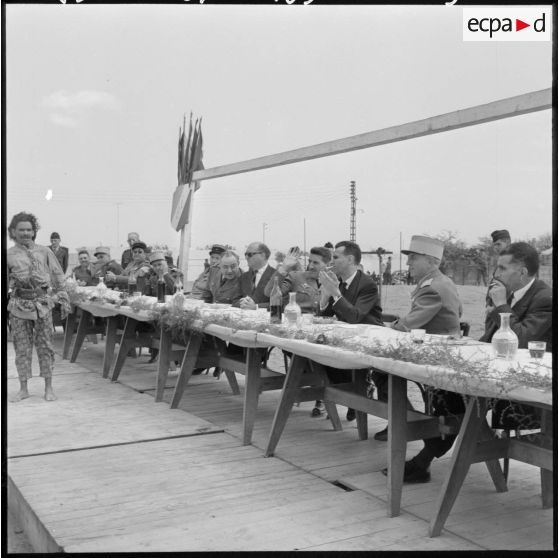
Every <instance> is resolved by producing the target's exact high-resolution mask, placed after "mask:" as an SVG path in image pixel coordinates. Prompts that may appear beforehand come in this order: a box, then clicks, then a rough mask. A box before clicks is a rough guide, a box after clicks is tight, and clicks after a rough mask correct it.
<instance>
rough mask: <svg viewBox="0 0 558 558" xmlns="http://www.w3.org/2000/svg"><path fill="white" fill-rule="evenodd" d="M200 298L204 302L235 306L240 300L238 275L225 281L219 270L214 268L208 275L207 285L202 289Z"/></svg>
mask: <svg viewBox="0 0 558 558" xmlns="http://www.w3.org/2000/svg"><path fill="white" fill-rule="evenodd" d="M201 298H202V300H203V301H204V302H209V303H219V304H235V303H237V302H238V301H239V300H240V299H241V298H242V294H241V292H240V275H238V276H237V277H233V278H232V279H225V280H223V277H222V275H221V270H220V269H218V268H215V271H214V272H211V273H210V274H209V278H208V280H207V285H206V287H205V288H204V289H202V294H201Z"/></svg>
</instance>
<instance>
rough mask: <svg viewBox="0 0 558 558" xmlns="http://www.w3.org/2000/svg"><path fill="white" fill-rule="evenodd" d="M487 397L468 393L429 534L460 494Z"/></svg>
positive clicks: (435, 532)
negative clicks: (472, 395)
mask: <svg viewBox="0 0 558 558" xmlns="http://www.w3.org/2000/svg"><path fill="white" fill-rule="evenodd" d="M485 416H486V401H485V400H484V399H481V398H474V397H471V398H470V399H469V402H468V403H467V408H466V410H465V416H464V417H463V422H462V423H461V428H460V429H459V435H458V436H457V440H456V442H455V447H454V449H453V453H452V456H451V462H450V468H449V474H448V476H447V477H446V480H445V482H444V485H443V487H442V491H441V492H440V497H439V499H438V502H437V503H436V508H435V513H434V515H433V517H432V521H431V522H430V527H429V535H430V536H431V537H437V536H438V535H439V534H440V533H441V532H442V529H443V527H444V523H445V522H446V519H447V517H448V515H449V513H450V511H451V508H452V507H453V504H454V502H455V500H456V498H457V495H458V494H459V491H460V489H461V486H462V485H463V481H464V480H465V477H466V476H467V473H468V471H469V467H470V466H471V463H472V462H473V457H474V455H475V450H476V445H477V440H478V439H479V431H480V429H481V426H482V423H483V422H484V421H485V420H486V419H485Z"/></svg>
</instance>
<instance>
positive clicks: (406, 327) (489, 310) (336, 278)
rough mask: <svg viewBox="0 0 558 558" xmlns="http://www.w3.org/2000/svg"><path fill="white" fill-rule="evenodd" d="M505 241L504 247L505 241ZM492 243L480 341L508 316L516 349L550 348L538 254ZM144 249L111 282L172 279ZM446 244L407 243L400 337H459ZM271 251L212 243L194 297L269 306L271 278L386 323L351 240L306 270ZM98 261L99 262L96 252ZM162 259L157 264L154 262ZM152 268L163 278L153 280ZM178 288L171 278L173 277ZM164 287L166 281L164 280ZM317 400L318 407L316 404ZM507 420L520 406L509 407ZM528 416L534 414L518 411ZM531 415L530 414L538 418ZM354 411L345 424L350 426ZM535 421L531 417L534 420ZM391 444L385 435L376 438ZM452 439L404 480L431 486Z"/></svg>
mask: <svg viewBox="0 0 558 558" xmlns="http://www.w3.org/2000/svg"><path fill="white" fill-rule="evenodd" d="M504 234H505V235H507V242H502V235H504ZM492 238H493V241H494V242H493V247H494V249H495V251H496V253H499V257H498V264H497V267H496V270H495V273H494V276H493V277H492V280H491V282H490V286H489V288H488V292H487V307H486V315H485V316H483V317H484V318H485V332H484V334H483V336H482V337H481V341H486V342H490V340H491V339H492V336H493V335H494V333H495V332H496V331H497V329H498V328H499V326H500V317H499V314H500V313H503V312H508V313H510V314H511V319H510V325H511V328H512V329H513V330H514V332H515V333H516V334H517V336H518V339H519V348H527V343H528V341H531V340H537V341H546V343H547V350H551V347H552V345H551V343H552V291H551V289H550V287H549V286H548V285H546V284H545V283H544V282H543V281H541V280H539V279H538V278H537V273H538V269H539V257H538V253H537V252H536V250H535V249H534V248H533V247H531V246H530V245H529V244H526V243H524V242H515V243H511V241H510V240H509V233H508V232H507V231H494V233H492ZM145 248H146V247H145V244H144V243H142V242H136V243H134V244H133V245H132V247H131V252H132V258H133V260H132V261H131V262H130V263H129V264H128V266H127V268H126V269H125V270H123V271H122V273H115V272H113V271H109V270H107V271H106V274H105V279H106V281H107V284H109V285H110V284H111V283H113V284H116V285H120V286H123V285H124V284H127V277H128V275H129V274H130V273H132V272H134V273H140V272H141V273H143V274H144V275H145V276H148V277H150V281H149V282H150V284H152V283H151V281H152V279H153V277H157V276H159V275H160V273H161V272H162V271H163V270H165V271H164V273H165V274H166V276H168V277H169V278H172V271H171V270H169V269H168V265H167V263H166V261H165V260H164V255H162V254H158V255H157V254H154V255H152V256H150V259H151V257H153V260H152V261H150V262H148V261H147V258H146V255H145ZM443 251H444V244H443V242H441V241H439V240H437V239H433V238H430V237H425V236H418V235H417V236H413V237H412V239H411V242H410V246H409V248H408V249H407V250H403V251H402V252H403V253H404V254H406V255H407V265H408V267H409V272H410V275H411V276H412V277H413V279H414V281H415V282H416V287H415V289H414V290H413V292H412V295H411V307H410V310H409V312H408V313H407V314H406V315H404V316H402V317H401V318H398V319H396V320H395V321H393V322H392V323H391V324H390V327H392V328H394V329H397V330H400V331H410V330H411V329H416V328H421V329H425V330H426V332H427V333H429V334H441V335H458V336H459V335H460V320H461V315H462V304H461V301H460V300H459V295H458V291H457V288H456V286H455V284H454V283H453V281H452V280H451V279H450V278H449V277H447V276H445V275H444V274H443V273H441V272H440V270H439V269H438V268H439V265H440V262H441V260H442V257H443ZM270 255H271V252H270V250H269V248H268V247H267V246H266V245H265V244H263V243H260V242H252V243H250V244H249V245H248V247H247V248H246V251H245V254H244V257H245V259H246V264H247V268H248V269H247V270H246V271H242V270H241V268H240V258H239V257H238V255H237V254H235V253H234V252H233V251H230V250H227V249H225V247H224V246H221V245H213V246H212V248H211V251H210V266H209V267H208V269H207V270H205V271H204V272H203V273H202V274H201V275H200V277H198V278H197V279H196V281H195V282H194V285H193V287H192V292H191V293H190V294H189V296H190V297H193V298H198V299H203V300H204V301H206V302H209V303H228V304H233V305H235V306H239V307H240V308H247V309H255V308H266V307H269V295H270V291H271V287H272V285H273V284H274V283H275V278H277V282H278V284H279V286H280V289H281V292H282V293H283V296H284V302H286V301H287V297H288V293H289V292H296V298H297V302H298V304H299V305H300V307H301V309H302V311H303V312H315V313H316V312H317V313H319V314H321V315H323V316H336V317H337V318H338V319H339V320H341V321H344V322H348V323H352V324H355V323H364V324H374V325H384V323H383V321H382V308H381V306H380V299H379V296H378V288H377V286H376V283H375V282H374V281H373V280H372V279H371V278H370V277H369V276H368V275H367V274H366V273H363V271H362V268H361V266H360V261H361V250H360V248H359V246H358V245H357V244H356V243H354V242H351V241H341V242H338V243H337V244H336V245H335V247H334V249H333V250H331V249H329V248H326V247H322V246H316V247H313V248H312V249H311V250H310V254H309V257H308V265H307V268H306V270H303V269H302V268H301V265H300V262H299V256H300V254H299V252H298V250H296V249H292V250H291V251H289V253H288V255H287V257H286V258H285V259H284V261H283V262H281V263H280V264H279V265H278V266H277V268H275V267H273V266H271V265H270V263H269V258H270ZM97 257H98V256H97ZM158 262H161V263H160V264H158ZM155 267H157V269H158V271H159V273H155V274H153V268H155ZM173 284H174V279H173ZM169 286H170V280H169ZM327 373H328V377H329V380H330V381H331V382H333V383H339V382H343V381H346V374H347V371H342V370H336V369H334V368H332V367H327ZM372 377H373V380H374V383H375V384H376V387H377V391H378V398H379V399H382V400H384V401H385V400H387V376H386V375H385V374H383V373H381V372H378V371H373V373H372ZM431 400H432V404H431V409H430V412H431V413H432V414H434V415H447V414H461V413H463V412H464V404H463V400H462V397H461V396H460V395H459V394H455V393H451V392H447V391H442V390H434V393H433V397H432V398H431ZM317 403H318V402H317ZM506 407H507V408H508V409H509V410H510V412H511V414H512V415H513V414H514V413H516V412H517V410H518V409H519V408H518V407H515V408H514V407H513V406H509V405H507V406H506ZM519 410H521V412H534V411H533V410H532V409H527V410H526V409H519ZM535 414H536V413H535ZM354 417H355V413H354V411H353V410H352V409H349V410H348V412H347V420H354ZM493 419H494V421H493V426H494V427H496V428H502V427H504V426H505V424H504V421H505V420H507V419H506V417H504V416H500V417H495V414H493ZM534 420H536V417H535V419H534ZM375 438H376V439H378V440H386V439H387V429H385V430H384V431H381V432H379V433H377V434H376V436H375ZM454 439H455V437H454V436H449V435H447V436H445V437H444V438H443V439H442V438H441V437H440V438H432V439H428V440H424V448H423V449H422V450H421V451H420V452H419V453H418V455H416V456H415V457H414V458H412V459H411V460H410V461H408V462H407V463H406V465H405V474H404V480H405V482H427V481H428V480H430V472H429V466H430V463H431V462H432V460H433V459H434V458H435V457H441V456H442V455H444V454H445V453H446V452H447V451H448V450H449V449H450V448H451V446H452V444H453V441H454Z"/></svg>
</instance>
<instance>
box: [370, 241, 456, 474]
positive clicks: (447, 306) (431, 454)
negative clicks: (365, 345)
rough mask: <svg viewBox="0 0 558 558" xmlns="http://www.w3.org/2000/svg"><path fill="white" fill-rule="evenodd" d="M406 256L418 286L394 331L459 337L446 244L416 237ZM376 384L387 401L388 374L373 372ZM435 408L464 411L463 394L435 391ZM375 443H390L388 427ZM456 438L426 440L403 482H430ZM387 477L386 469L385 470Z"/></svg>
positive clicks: (440, 411) (435, 410)
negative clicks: (445, 269) (443, 267)
mask: <svg viewBox="0 0 558 558" xmlns="http://www.w3.org/2000/svg"><path fill="white" fill-rule="evenodd" d="M401 252H402V253H403V254H407V265H408V266H409V271H410V273H411V276H412V277H413V279H414V280H415V281H416V282H417V286H416V288H415V290H414V291H413V293H412V295H411V310H410V312H409V313H408V314H407V315H406V316H403V317H402V318H400V319H398V320H396V321H395V322H393V324H392V326H391V327H393V328H394V329H397V330H399V331H410V330H411V329H425V330H426V333H431V334H441V335H460V325H459V319H460V316H461V312H462V306H461V302H460V300H459V295H458V293H457V288H456V286H455V284H454V283H453V281H452V280H451V279H450V278H449V277H447V276H446V275H444V274H443V273H442V272H441V271H440V270H439V269H438V268H439V266H440V262H441V261H442V256H443V254H444V243H443V242H442V241H441V240H437V239H435V238H430V237H428V236H420V235H414V236H412V237H411V243H410V246H409V249H408V250H402V251H401ZM372 377H373V379H374V383H375V384H376V386H377V388H378V399H380V400H383V401H387V374H384V373H382V372H376V371H374V372H373V374H372ZM433 393H434V396H433V397H432V407H433V413H432V414H433V415H434V416H445V415H447V414H460V413H463V412H464V411H465V406H464V404H463V399H462V397H461V395H459V394H457V393H453V392H448V391H443V390H434V392H433ZM374 438H375V439H376V440H382V441H384V440H387V428H386V429H385V430H383V431H380V432H378V433H376V435H375V436H374ZM454 440H455V436H453V435H452V436H450V435H446V436H445V438H444V439H442V438H441V437H439V438H430V439H427V440H423V442H424V448H423V449H422V450H421V451H420V452H419V453H418V454H417V455H416V456H415V457H413V458H412V459H411V460H410V461H407V462H406V463H405V472H404V477H403V480H404V482H428V481H429V480H430V471H428V469H429V467H430V463H431V462H432V460H433V459H434V458H435V457H441V456H442V455H444V454H445V453H446V452H447V451H448V450H449V449H450V448H451V446H452V445H453V442H454ZM382 472H383V473H384V474H387V469H383V471H382Z"/></svg>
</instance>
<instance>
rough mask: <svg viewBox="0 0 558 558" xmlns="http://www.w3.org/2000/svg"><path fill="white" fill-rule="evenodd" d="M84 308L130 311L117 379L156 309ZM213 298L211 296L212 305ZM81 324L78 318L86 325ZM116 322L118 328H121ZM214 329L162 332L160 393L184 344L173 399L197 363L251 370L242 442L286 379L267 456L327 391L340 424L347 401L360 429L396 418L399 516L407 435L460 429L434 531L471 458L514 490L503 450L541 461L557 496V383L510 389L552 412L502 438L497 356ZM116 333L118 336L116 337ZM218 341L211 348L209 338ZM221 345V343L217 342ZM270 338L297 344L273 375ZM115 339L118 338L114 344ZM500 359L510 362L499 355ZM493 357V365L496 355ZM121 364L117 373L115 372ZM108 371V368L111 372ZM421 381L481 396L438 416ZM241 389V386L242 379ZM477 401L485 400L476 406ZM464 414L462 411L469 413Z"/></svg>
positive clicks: (548, 495) (375, 335)
mask: <svg viewBox="0 0 558 558" xmlns="http://www.w3.org/2000/svg"><path fill="white" fill-rule="evenodd" d="M79 306H80V308H82V310H85V311H86V312H91V314H92V315H102V316H104V317H108V318H114V317H115V316H117V315H123V316H126V318H127V321H126V327H125V328H124V334H123V337H122V340H121V343H120V348H119V352H118V356H117V359H116V362H115V363H114V366H113V375H112V379H113V380H115V379H116V378H117V377H118V371H119V369H120V368H121V366H122V363H123V362H124V359H125V358H126V353H127V350H128V348H129V346H128V344H127V342H126V340H127V339H131V332H132V330H133V331H135V326H136V325H137V323H138V321H149V320H150V314H149V312H141V311H140V312H134V311H132V310H131V309H130V308H128V307H120V308H116V307H115V306H114V305H110V304H102V303H83V304H81V303H80V304H79ZM207 307H208V308H210V306H207ZM78 329H79V328H78ZM108 330H109V326H108V325H107V344H108V345H110V344H111V343H112V342H113V341H112V340H114V335H113V333H112V332H110V335H109V331H108ZM114 331H116V330H115V328H114ZM204 334H205V335H206V339H210V340H211V343H210V344H209V345H208V344H207V343H206V344H205V348H204V349H203V350H201V348H202V336H201V335H199V334H192V335H190V336H189V340H188V342H187V344H186V345H184V346H183V347H181V346H177V345H176V344H174V345H173V343H172V339H171V337H170V335H169V334H168V333H167V332H161V338H160V351H161V352H160V357H159V364H158V377H157V391H156V400H157V401H160V400H162V392H163V389H164V385H165V381H166V378H167V374H168V364H169V362H170V359H171V358H172V357H173V355H175V354H179V353H182V354H183V357H182V362H181V368H180V373H179V378H178V380H177V384H176V387H175V391H174V394H173V398H172V401H171V407H173V408H174V407H176V406H177V405H178V403H179V401H180V398H181V395H182V393H183V390H184V388H185V386H186V385H187V383H188V380H189V379H190V377H191V374H192V371H193V369H194V368H195V367H207V366H220V367H222V368H224V369H225V370H227V372H230V373H227V378H228V379H229V383H230V384H231V388H232V389H233V392H236V391H235V385H234V384H235V382H236V380H234V381H233V380H231V378H230V376H232V378H234V372H240V373H244V374H246V389H245V401H244V415H243V442H244V443H245V444H249V443H250V440H251V434H252V429H253V424H254V418H255V414H256V409H257V401H258V395H259V392H260V391H262V390H263V389H279V388H280V387H281V385H282V393H281V398H280V401H279V404H278V407H277V410H276V413H275V417H274V420H273V424H272V427H271V432H270V437H269V440H268V444H267V447H266V450H265V455H266V456H271V455H273V453H274V451H275V448H276V446H277V444H278V443H279V440H280V437H281V433H282V431H283V429H284V427H285V425H286V422H287V419H288V416H289V413H290V410H291V408H292V406H293V404H294V402H295V401H310V400H315V399H322V400H324V401H325V403H326V407H327V409H328V413H329V415H330V418H331V419H332V423H333V428H334V429H335V430H339V429H341V423H340V421H339V417H338V416H337V411H336V408H335V404H341V405H346V406H349V407H352V408H354V409H355V410H357V413H356V416H357V428H358V433H359V437H360V438H361V439H365V438H366V437H367V435H368V432H367V420H366V415H367V414H373V415H376V416H379V417H382V418H386V419H387V420H388V426H389V428H388V478H387V493H388V504H387V513H388V515H389V516H396V515H398V514H399V513H400V507H401V494H402V484H403V471H404V465H405V454H406V444H407V441H410V440H417V439H424V438H429V437H437V436H439V435H440V434H449V433H453V432H458V437H457V440H456V443H455V447H454V450H453V455H452V458H451V464H450V468H449V471H448V474H447V478H446V480H445V483H444V488H443V490H442V492H441V493H440V497H439V500H438V503H437V506H436V510H435V513H434V514H433V517H432V521H431V525H430V535H431V536H436V535H438V534H439V533H440V532H441V530H442V528H443V525H444V522H445V520H446V519H447V517H448V515H449V513H450V511H451V507H452V505H453V503H454V501H455V499H456V497H457V495H458V493H459V490H460V488H461V486H462V483H463V481H464V479H465V477H466V474H467V471H468V469H469V466H470V464H471V463H475V462H479V461H484V462H486V465H487V467H488V470H489V473H490V475H491V477H492V480H493V482H494V485H495V487H496V490H497V491H505V490H507V487H506V481H505V478H504V476H503V474H502V470H501V467H500V465H499V462H498V459H499V458H501V457H508V458H511V459H517V460H520V461H524V462H527V463H532V464H534V465H536V466H538V467H540V468H541V483H542V497H543V505H544V506H545V507H548V506H551V505H552V469H553V463H552V418H551V417H552V393H551V391H545V392H541V391H540V390H537V389H534V388H529V387H527V386H521V385H518V386H516V387H514V388H513V389H508V390H507V391H506V394H505V398H506V399H510V400H512V401H516V402H523V403H528V404H532V405H535V406H537V407H539V408H541V409H542V413H543V420H542V428H541V433H540V435H538V436H534V437H532V440H525V439H524V438H520V439H504V440H502V439H496V438H495V437H494V435H493V433H492V430H491V429H490V428H489V427H488V424H487V423H486V418H485V415H486V410H487V405H488V400H489V399H490V398H494V397H499V398H502V392H501V386H499V384H498V370H497V366H496V365H497V364H498V361H494V378H493V379H490V377H488V378H481V379H478V380H475V379H474V378H470V379H469V380H468V381H467V382H466V383H463V382H462V378H461V377H460V375H459V374H458V373H456V371H452V370H450V369H441V368H439V367H438V368H436V367H432V366H430V367H429V366H424V365H419V364H414V363H411V362H403V361H397V360H392V359H387V358H382V357H377V356H372V355H368V354H365V353H362V352H359V351H357V350H347V349H345V350H343V349H340V348H339V347H333V346H330V345H318V344H315V343H309V342H307V341H305V340H296V339H286V338H283V337H277V336H274V335H270V334H266V333H256V332H254V331H245V330H244V331H243V330H234V331H233V330H232V329H231V328H228V327H222V326H219V325H214V324H211V325H207V326H206V327H205V328H204ZM368 335H369V336H370V338H371V339H375V340H377V341H378V340H379V341H381V342H390V341H393V340H397V339H401V338H402V337H401V336H405V335H406V334H401V333H400V332H395V331H393V330H390V329H389V328H382V327H376V326H368ZM111 339H112V340H111ZM227 342H228V343H234V344H235V345H238V346H240V347H244V348H245V359H242V358H238V357H234V358H231V357H230V355H227V353H226V345H225V344H226V343H227ZM208 347H209V348H208ZM211 347H212V348H211ZM268 347H278V348H280V349H283V350H285V351H289V352H290V353H291V354H292V355H293V357H292V359H291V364H290V367H289V370H288V372H287V374H286V377H285V378H284V381H283V375H282V374H279V373H274V374H272V375H271V376H268V377H265V376H264V375H263V374H262V366H261V351H263V350H265V349H266V348H268ZM112 348H113V349H114V345H112ZM453 349H455V350H459V351H460V353H462V354H463V355H464V356H465V357H466V358H469V359H475V358H480V359H486V357H487V356H489V355H490V354H491V348H490V346H489V345H486V344H480V343H478V342H473V343H470V344H468V345H464V346H459V347H454V348H453ZM109 350H110V346H109V347H108V349H107V350H106V351H105V358H104V363H103V375H104V376H105V371H106V370H107V368H106V366H107V362H108V360H109V357H108V356H107V354H108V353H107V351H109ZM519 353H520V357H521V359H523V361H525V360H526V357H525V351H519ZM500 364H502V363H501V362H500ZM544 364H545V366H547V367H548V366H550V368H551V365H552V362H551V355H547V356H546V357H545V362H544ZM323 366H333V367H336V368H340V369H345V370H347V371H348V372H347V376H348V378H347V379H348V381H347V382H345V383H343V384H334V385H331V384H329V382H328V380H327V374H326V373H325V370H324V368H323ZM491 366H492V365H491ZM371 367H374V368H375V369H377V370H382V371H383V372H385V373H387V374H388V388H389V398H388V402H387V403H384V402H381V401H376V400H370V399H368V398H367V397H366V378H365V372H366V369H368V368H371ZM115 372H116V374H115ZM105 377H106V376H105ZM408 380H412V381H417V382H420V383H423V384H427V385H430V386H432V387H435V388H439V389H445V390H449V391H455V392H457V393H461V394H463V395H469V396H473V397H472V398H470V399H469V402H468V404H467V408H466V412H465V415H464V416H463V417H432V416H428V415H425V414H423V413H419V412H416V411H410V410H408V409H407V381H408ZM236 390H238V386H236ZM477 406H478V408H477ZM461 419H462V420H461Z"/></svg>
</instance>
